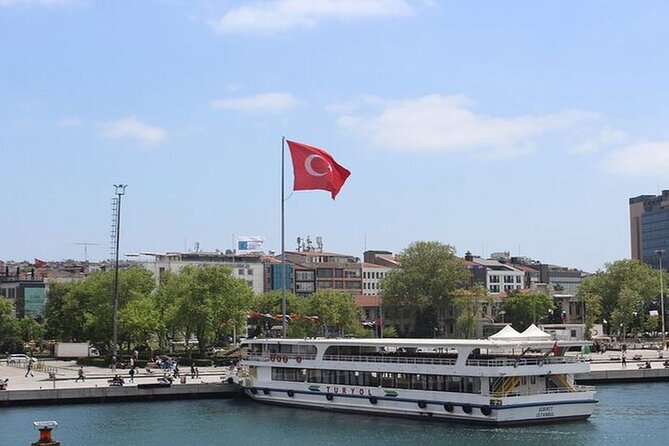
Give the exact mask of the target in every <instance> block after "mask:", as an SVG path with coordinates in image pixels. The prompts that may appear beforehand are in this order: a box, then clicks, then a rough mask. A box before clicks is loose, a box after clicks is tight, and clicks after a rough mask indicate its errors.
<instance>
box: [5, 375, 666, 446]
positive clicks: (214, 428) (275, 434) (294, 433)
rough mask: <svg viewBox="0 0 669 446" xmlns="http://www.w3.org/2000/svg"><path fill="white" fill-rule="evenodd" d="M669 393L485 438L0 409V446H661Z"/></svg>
mask: <svg viewBox="0 0 669 446" xmlns="http://www.w3.org/2000/svg"><path fill="white" fill-rule="evenodd" d="M668 395H669V383H651V384H616V385H608V386H598V398H599V400H600V403H599V404H598V406H597V408H596V410H595V413H594V414H593V416H592V417H590V419H589V420H588V421H576V422H567V423H557V424H547V425H536V426H527V427H505V428H490V427H482V426H477V425H460V424H450V423H444V422H430V421H422V420H420V421H419V420H404V419H396V418H385V417H374V416H367V415H347V414H341V413H331V412H319V411H313V410H303V409H288V408H283V407H276V406H269V405H261V404H257V403H254V402H252V401H249V400H245V399H236V400H199V401H173V402H151V403H118V404H105V405H102V404H97V405H69V406H60V407H58V406H41V407H19V408H0V445H2V446H10V445H11V446H23V445H25V446H27V445H29V444H30V443H31V442H33V441H36V440H37V438H38V433H37V431H36V430H35V429H34V428H33V427H32V421H34V420H57V421H58V423H59V427H58V429H56V430H55V431H54V435H53V437H54V439H56V440H58V441H60V442H61V444H62V446H80V445H81V446H89V445H90V446H93V445H96V446H97V445H116V444H119V445H122V444H139V445H147V446H151V445H160V446H166V445H175V444H179V445H187V446H197V445H235V446H245V445H252V446H262V445H273V446H274V445H276V446H280V445H291V446H307V445H308V446H328V445H351V446H357V445H411V446H417V445H420V446H422V445H460V444H466V445H484V444H485V445H539V446H549V445H561V446H565V445H569V446H572V445H607V446H610V445H615V444H630V445H643V446H652V445H666V444H668V443H669V405H668V404H667V396H668Z"/></svg>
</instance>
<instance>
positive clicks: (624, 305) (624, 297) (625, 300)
mask: <svg viewBox="0 0 669 446" xmlns="http://www.w3.org/2000/svg"><path fill="white" fill-rule="evenodd" d="M642 308H643V301H642V299H641V295H640V294H639V293H638V292H637V291H635V290H633V289H630V288H627V287H624V288H623V289H622V290H621V291H620V295H619V296H618V302H617V303H616V306H615V308H614V309H613V311H612V312H611V322H612V323H613V326H614V327H618V328H619V330H620V334H621V335H622V336H623V337H625V333H626V332H627V331H628V330H629V329H631V328H633V327H634V326H635V322H636V321H635V319H636V316H637V315H639V314H641V309H642Z"/></svg>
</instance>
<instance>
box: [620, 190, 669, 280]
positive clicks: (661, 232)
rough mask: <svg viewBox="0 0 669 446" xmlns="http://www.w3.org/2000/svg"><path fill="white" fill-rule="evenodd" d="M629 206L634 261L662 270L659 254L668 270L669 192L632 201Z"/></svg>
mask: <svg viewBox="0 0 669 446" xmlns="http://www.w3.org/2000/svg"><path fill="white" fill-rule="evenodd" d="M629 204H630V236H631V248H632V258H633V259H637V260H640V261H641V262H643V263H645V264H647V265H649V266H650V267H652V268H659V263H660V260H659V256H658V251H659V252H662V253H663V263H662V267H663V268H664V269H669V268H668V264H669V190H663V191H662V194H661V195H640V196H638V197H634V198H630V199H629Z"/></svg>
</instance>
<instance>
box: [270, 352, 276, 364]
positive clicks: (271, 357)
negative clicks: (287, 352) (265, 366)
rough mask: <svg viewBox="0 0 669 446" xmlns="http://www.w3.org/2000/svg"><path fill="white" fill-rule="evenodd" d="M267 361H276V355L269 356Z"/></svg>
mask: <svg viewBox="0 0 669 446" xmlns="http://www.w3.org/2000/svg"><path fill="white" fill-rule="evenodd" d="M269 360H270V361H272V362H274V361H276V355H275V354H271V355H269Z"/></svg>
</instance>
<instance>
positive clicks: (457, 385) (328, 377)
mask: <svg viewBox="0 0 669 446" xmlns="http://www.w3.org/2000/svg"><path fill="white" fill-rule="evenodd" d="M272 380H273V381H291V382H310V383H318V384H337V385H350V386H368V387H383V388H394V389H414V390H433V391H442V392H460V393H480V392H481V380H480V378H478V377H475V376H446V375H423V374H414V373H386V372H383V373H382V372H361V371H353V370H321V369H293V368H284V367H272Z"/></svg>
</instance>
